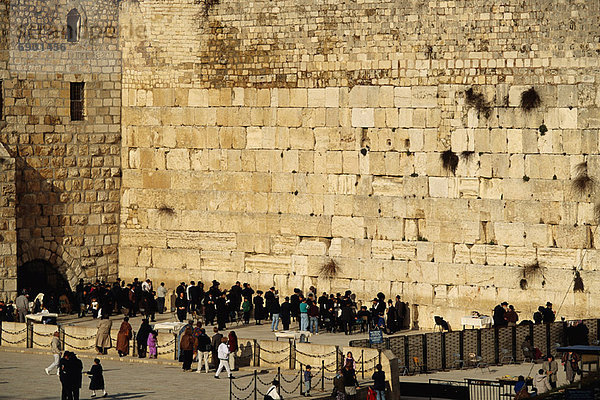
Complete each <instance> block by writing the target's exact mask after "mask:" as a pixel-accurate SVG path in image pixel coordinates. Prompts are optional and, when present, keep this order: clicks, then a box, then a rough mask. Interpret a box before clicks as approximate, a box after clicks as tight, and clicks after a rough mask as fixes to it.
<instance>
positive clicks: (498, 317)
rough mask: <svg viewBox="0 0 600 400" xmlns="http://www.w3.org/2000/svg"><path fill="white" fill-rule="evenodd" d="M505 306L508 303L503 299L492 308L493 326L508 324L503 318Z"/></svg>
mask: <svg viewBox="0 0 600 400" xmlns="http://www.w3.org/2000/svg"><path fill="white" fill-rule="evenodd" d="M507 308H508V303H507V302H506V301H503V302H502V303H500V304H498V305H497V306H496V307H495V308H494V326H506V325H508V321H506V320H505V319H504V314H506V311H507Z"/></svg>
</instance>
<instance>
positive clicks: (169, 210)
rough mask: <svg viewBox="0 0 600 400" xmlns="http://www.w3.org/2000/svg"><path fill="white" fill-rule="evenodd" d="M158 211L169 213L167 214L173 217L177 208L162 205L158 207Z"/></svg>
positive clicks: (161, 213) (162, 213)
mask: <svg viewBox="0 0 600 400" xmlns="http://www.w3.org/2000/svg"><path fill="white" fill-rule="evenodd" d="M158 213H159V214H160V215H167V216H170V217H172V216H173V215H175V210H174V209H173V208H172V207H169V206H160V207H159V208H158Z"/></svg>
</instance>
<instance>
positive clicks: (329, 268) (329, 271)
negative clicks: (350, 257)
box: [319, 259, 340, 279]
mask: <svg viewBox="0 0 600 400" xmlns="http://www.w3.org/2000/svg"><path fill="white" fill-rule="evenodd" d="M339 273H340V266H339V264H338V263H337V262H336V261H335V260H334V259H329V261H327V262H326V263H324V264H323V265H321V267H320V268H319V276H321V277H323V278H327V279H331V278H334V277H336V276H337V275H338V274H339Z"/></svg>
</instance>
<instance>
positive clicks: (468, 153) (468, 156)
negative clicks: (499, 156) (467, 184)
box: [460, 150, 475, 162]
mask: <svg viewBox="0 0 600 400" xmlns="http://www.w3.org/2000/svg"><path fill="white" fill-rule="evenodd" d="M474 155H475V152H474V151H468V150H465V151H463V152H462V153H460V156H461V157H462V159H463V160H465V162H469V161H471V159H472V158H473V156H474Z"/></svg>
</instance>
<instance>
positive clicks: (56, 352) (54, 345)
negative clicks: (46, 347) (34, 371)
mask: <svg viewBox="0 0 600 400" xmlns="http://www.w3.org/2000/svg"><path fill="white" fill-rule="evenodd" d="M58 337H59V333H58V331H56V332H54V336H53V337H52V342H51V343H50V350H51V351H52V355H53V356H54V361H53V362H52V364H50V365H49V366H48V367H47V368H46V375H50V371H52V370H53V369H55V368H56V375H58V374H59V372H60V370H59V368H58V365H59V362H60V352H61V345H60V339H59V338H58Z"/></svg>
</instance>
